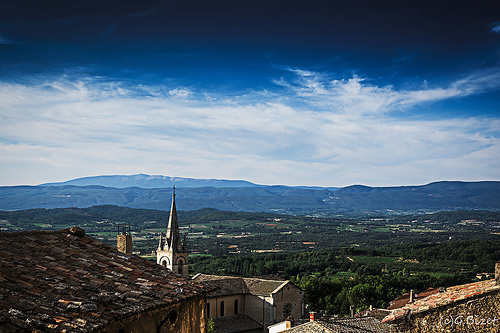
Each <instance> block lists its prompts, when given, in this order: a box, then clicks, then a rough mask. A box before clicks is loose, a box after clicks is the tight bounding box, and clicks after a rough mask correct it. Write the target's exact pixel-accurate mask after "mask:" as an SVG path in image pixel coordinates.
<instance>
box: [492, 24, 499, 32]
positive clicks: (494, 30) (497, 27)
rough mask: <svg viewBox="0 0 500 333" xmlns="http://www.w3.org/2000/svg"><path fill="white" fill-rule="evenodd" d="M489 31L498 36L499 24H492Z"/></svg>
mask: <svg viewBox="0 0 500 333" xmlns="http://www.w3.org/2000/svg"><path fill="white" fill-rule="evenodd" d="M491 31H493V32H494V33H497V34H500V22H495V23H494V24H493V28H491Z"/></svg>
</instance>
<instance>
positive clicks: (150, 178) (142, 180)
mask: <svg viewBox="0 0 500 333" xmlns="http://www.w3.org/2000/svg"><path fill="white" fill-rule="evenodd" d="M63 185H75V186H88V185H100V186H106V187H116V188H126V187H141V188H172V187H173V186H174V185H175V186H177V187H221V188H222V187H258V186H260V185H257V184H254V183H251V182H247V181H245V180H226V179H195V178H182V177H169V176H161V175H145V174H137V175H110V176H95V177H83V178H77V179H72V180H68V181H66V182H60V183H46V184H42V185H41V186H63Z"/></svg>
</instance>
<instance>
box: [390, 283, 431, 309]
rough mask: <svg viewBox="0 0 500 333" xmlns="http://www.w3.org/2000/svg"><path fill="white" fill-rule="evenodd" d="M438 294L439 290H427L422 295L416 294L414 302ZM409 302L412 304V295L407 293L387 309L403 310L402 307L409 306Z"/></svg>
mask: <svg viewBox="0 0 500 333" xmlns="http://www.w3.org/2000/svg"><path fill="white" fill-rule="evenodd" d="M438 292H439V289H436V288H427V289H426V290H424V291H422V292H421V293H418V294H415V295H414V296H413V297H414V300H417V299H422V298H426V297H428V296H430V295H433V294H436V293H438ZM408 302H410V293H405V294H403V295H402V296H400V297H398V298H396V299H395V300H393V301H392V302H391V304H390V305H389V306H388V307H387V310H394V309H398V308H401V307H403V306H405V305H406V304H408Z"/></svg>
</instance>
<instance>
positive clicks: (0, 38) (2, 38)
mask: <svg viewBox="0 0 500 333" xmlns="http://www.w3.org/2000/svg"><path fill="white" fill-rule="evenodd" d="M0 44H14V42H13V41H11V40H10V39H9V38H7V37H5V36H4V35H2V34H0Z"/></svg>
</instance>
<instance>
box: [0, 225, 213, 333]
mask: <svg viewBox="0 0 500 333" xmlns="http://www.w3.org/2000/svg"><path fill="white" fill-rule="evenodd" d="M205 303H206V289H205V288H204V287H203V286H201V285H199V284H197V283H196V282H194V281H190V280H187V279H185V278H183V277H181V276H180V275H178V274H175V273H173V272H169V271H168V270H166V269H164V268H162V267H161V266H160V265H157V264H155V263H152V262H150V261H147V260H145V259H143V258H140V257H138V256H134V255H127V254H125V253H122V252H119V251H118V250H117V249H115V248H114V247H112V246H110V245H107V244H104V243H102V242H100V241H98V240H96V239H94V238H92V237H89V236H88V235H85V232H84V231H83V230H82V229H80V228H78V227H73V228H71V229H64V230H59V231H23V232H12V233H1V234H0V332H42V331H43V332H46V331H48V332H70V331H71V332H91V331H92V332H105V333H107V332H112V333H129V332H134V333H141V332H155V333H156V332H158V333H165V332H182V333H188V332H202V333H203V332H206V320H207V318H206V312H205Z"/></svg>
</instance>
